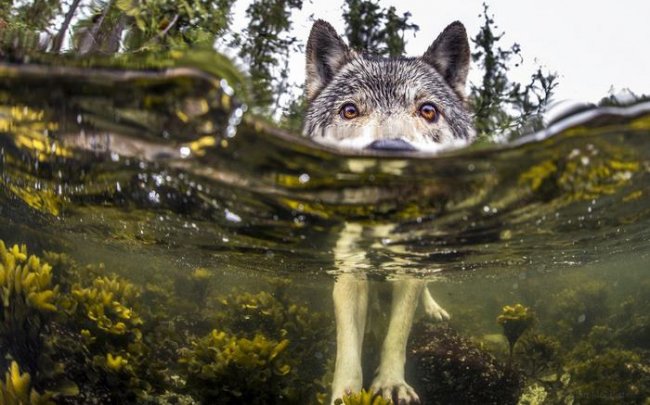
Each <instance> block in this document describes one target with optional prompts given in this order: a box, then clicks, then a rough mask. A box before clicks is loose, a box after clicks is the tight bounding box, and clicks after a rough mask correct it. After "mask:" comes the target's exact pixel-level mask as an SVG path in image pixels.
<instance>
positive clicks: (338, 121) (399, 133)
mask: <svg viewBox="0 0 650 405" xmlns="http://www.w3.org/2000/svg"><path fill="white" fill-rule="evenodd" d="M469 52H470V51H469V43H468V41H467V33H466V31H465V27H464V26H463V24H461V23H460V22H454V23H452V24H450V25H449V26H448V27H447V28H445V30H444V31H443V32H442V33H441V34H440V35H439V36H438V38H437V39H436V40H435V41H433V43H432V44H431V46H430V47H429V49H427V51H426V52H425V53H424V55H422V56H421V57H417V58H380V57H373V56H368V55H363V54H359V53H357V52H355V51H353V50H351V49H350V48H348V46H347V45H346V44H345V43H344V42H343V40H342V39H341V38H340V37H339V36H338V34H337V33H336V31H335V30H334V28H333V27H332V26H331V25H330V24H329V23H327V22H325V21H322V20H318V21H316V22H315V23H314V25H313V27H312V29H311V33H310V35H309V40H308V41H307V79H306V92H307V94H306V95H307V99H308V102H309V107H308V109H307V112H306V114H305V122H304V127H303V133H304V135H306V136H308V137H310V138H312V139H313V140H314V141H316V142H319V143H322V144H327V145H331V146H336V147H342V148H346V149H374V150H389V151H408V150H420V151H436V150H439V149H441V148H445V147H449V146H455V145H462V144H465V143H467V142H468V141H470V140H471V139H472V138H473V137H474V130H473V129H472V124H471V117H470V114H469V112H468V111H467V109H466V108H465V81H466V79H467V72H468V69H469V56H470V53H469Z"/></svg>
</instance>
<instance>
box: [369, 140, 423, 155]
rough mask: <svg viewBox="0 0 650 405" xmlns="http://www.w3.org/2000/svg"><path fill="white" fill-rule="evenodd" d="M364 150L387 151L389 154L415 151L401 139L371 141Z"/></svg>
mask: <svg viewBox="0 0 650 405" xmlns="http://www.w3.org/2000/svg"><path fill="white" fill-rule="evenodd" d="M366 149H372V150H379V151H389V152H407V151H414V150H417V149H415V147H413V145H411V144H410V143H408V142H406V141H405V140H403V139H399V138H398V139H378V140H376V141H373V142H372V143H371V144H370V145H368V146H366Z"/></svg>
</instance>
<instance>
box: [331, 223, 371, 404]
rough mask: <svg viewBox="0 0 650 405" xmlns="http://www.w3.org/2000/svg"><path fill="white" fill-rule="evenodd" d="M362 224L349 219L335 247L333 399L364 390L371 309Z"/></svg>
mask: <svg viewBox="0 0 650 405" xmlns="http://www.w3.org/2000/svg"><path fill="white" fill-rule="evenodd" d="M362 233H363V227H362V226H361V225H359V224H354V223H346V224H345V226H344V227H343V229H342V230H341V233H340V234H339V237H338V240H337V242H336V246H335V248H334V259H335V263H336V266H337V268H338V270H339V272H340V273H341V274H340V275H339V276H338V277H337V279H336V281H335V283H334V290H333V292H332V298H333V300H334V313H335V318H336V366H335V369H334V379H333V382H332V403H334V401H335V400H336V399H337V398H341V397H343V395H344V394H346V393H354V392H358V391H360V390H361V386H362V384H363V375H362V371H361V352H362V350H361V345H362V344H363V335H364V332H365V327H366V316H367V312H368V280H367V279H366V275H365V274H364V273H363V269H364V268H365V267H366V264H365V259H366V258H365V252H364V251H363V250H361V249H359V247H358V242H359V241H360V240H361V236H362Z"/></svg>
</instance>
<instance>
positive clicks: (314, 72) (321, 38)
mask: <svg viewBox="0 0 650 405" xmlns="http://www.w3.org/2000/svg"><path fill="white" fill-rule="evenodd" d="M351 56H352V52H351V51H350V48H348V46H347V45H345V42H343V40H342V39H341V37H339V35H338V34H337V33H336V30H335V29H334V27H332V26H331V25H330V24H329V23H328V22H326V21H323V20H317V21H316V22H315V23H314V25H313V26H312V28H311V32H310V33H309V40H307V79H306V82H305V85H306V88H307V99H308V100H313V99H314V97H316V96H317V95H318V92H320V91H321V90H322V89H323V88H324V87H325V86H326V85H327V83H329V82H330V80H332V78H333V77H334V75H335V74H336V72H338V70H339V69H340V68H341V67H342V66H343V65H344V64H345V63H346V62H347V61H349V60H350V58H351Z"/></svg>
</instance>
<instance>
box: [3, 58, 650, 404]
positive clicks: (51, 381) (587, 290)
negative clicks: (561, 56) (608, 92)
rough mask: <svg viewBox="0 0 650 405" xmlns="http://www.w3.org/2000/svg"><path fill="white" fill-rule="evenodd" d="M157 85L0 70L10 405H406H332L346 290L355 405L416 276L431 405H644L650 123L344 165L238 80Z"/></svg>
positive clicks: (178, 64)
mask: <svg viewBox="0 0 650 405" xmlns="http://www.w3.org/2000/svg"><path fill="white" fill-rule="evenodd" d="M143 66H145V64H138V63H133V64H131V65H129V66H120V68H119V69H118V68H116V67H112V66H110V65H109V64H104V65H101V66H100V65H99V64H98V63H87V64H83V63H79V61H76V62H74V63H73V62H72V61H65V60H64V61H61V60H57V61H56V64H55V63H47V61H45V62H43V61H41V63H38V64H29V63H26V64H9V63H4V64H0V287H1V288H0V298H1V299H0V307H1V308H0V403H1V404H12V405H13V404H329V403H332V402H336V403H344V404H389V403H392V401H390V400H388V399H383V398H381V397H380V396H379V395H376V394H375V393H373V392H371V391H370V390H369V391H361V392H357V393H352V392H350V393H349V395H346V396H344V397H342V398H339V399H338V400H337V399H334V398H330V395H331V394H330V387H331V383H332V378H333V371H334V362H335V357H336V328H335V320H334V310H333V303H332V288H333V285H334V281H335V280H337V279H339V278H341V277H350V276H352V277H359V278H364V279H367V280H369V283H370V289H371V293H370V299H369V303H368V306H369V308H370V310H369V312H370V318H369V320H368V324H367V327H366V329H367V330H366V334H365V337H364V353H363V359H364V365H363V366H364V373H363V375H364V378H365V380H364V387H366V388H367V389H369V388H370V382H371V380H372V376H373V373H374V370H375V369H376V367H377V364H378V361H379V354H380V353H379V352H380V348H381V342H382V340H383V335H384V333H385V330H386V324H387V322H388V315H389V312H390V305H391V304H390V303H391V290H390V288H388V287H390V285H391V284H392V283H394V282H396V281H400V280H401V281H404V280H421V281H423V282H426V284H427V287H426V288H428V291H430V294H431V296H432V297H433V298H434V299H435V301H436V302H437V303H438V304H439V305H440V306H441V307H442V308H444V311H445V312H444V313H445V315H446V314H448V315H449V317H448V318H449V319H446V318H447V317H446V316H431V314H430V312H431V311H429V310H430V308H426V306H423V307H422V308H418V309H417V312H416V320H415V322H414V326H413V329H412V331H411V333H410V337H409V340H408V345H407V352H406V370H405V372H406V380H407V381H408V383H409V384H411V385H412V386H413V388H414V390H415V391H416V392H417V393H418V395H419V397H420V399H421V401H422V403H423V404H542V403H545V404H646V405H647V404H650V278H649V277H648V274H649V273H648V272H649V271H650V244H649V241H650V103H648V102H646V103H637V104H634V105H630V106H627V107H600V108H593V109H589V110H586V111H579V112H576V113H574V114H569V115H568V116H565V117H564V118H562V119H559V120H557V121H555V122H554V123H552V124H551V125H550V126H548V128H546V129H544V130H542V131H540V132H536V133H532V134H530V135H527V136H524V137H522V138H518V139H517V140H516V141H514V142H510V143H502V144H489V145H488V144H481V145H474V146H471V147H469V148H465V149H460V150H454V151H448V152H445V153H442V154H439V155H435V156H432V155H429V154H424V153H409V152H400V153H379V152H358V153H352V152H345V151H338V150H334V149H330V148H327V147H324V146H320V145H316V144H314V143H312V142H311V141H309V140H307V139H305V138H301V137H299V136H296V135H294V134H291V133H288V132H285V131H283V130H280V129H277V128H275V127H274V126H273V125H270V124H268V123H266V122H265V121H263V120H261V119H258V118H255V117H254V115H252V114H251V113H250V112H249V111H248V108H247V105H246V104H244V103H242V102H239V101H238V99H237V93H238V91H239V86H240V85H241V84H240V83H239V81H238V74H237V72H235V71H233V70H231V69H230V68H229V67H228V65H227V64H226V63H225V62H224V63H223V64H222V65H220V64H219V61H214V60H213V61H211V65H210V66H207V65H205V64H202V63H200V62H198V61H196V60H188V59H187V58H186V57H185V56H179V57H178V58H176V59H174V58H171V59H170V60H169V62H168V66H165V67H164V68H160V67H159V68H157V69H143V68H142V67H143ZM215 66H217V67H215ZM440 313H441V312H438V314H440ZM333 400H336V401H333Z"/></svg>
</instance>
